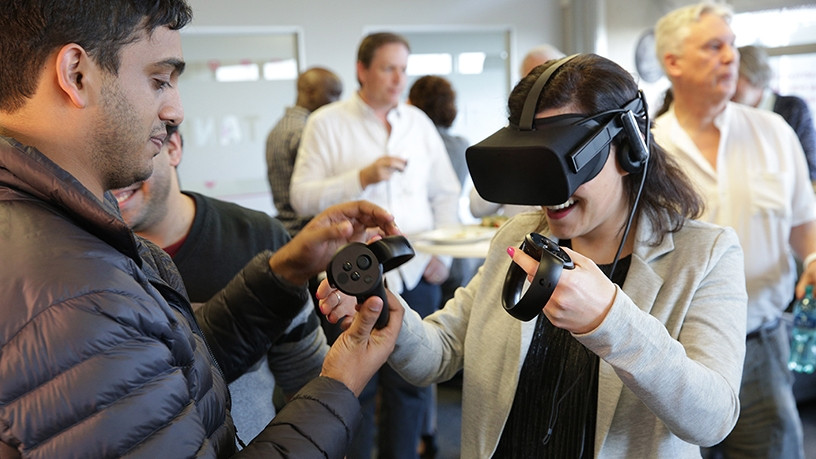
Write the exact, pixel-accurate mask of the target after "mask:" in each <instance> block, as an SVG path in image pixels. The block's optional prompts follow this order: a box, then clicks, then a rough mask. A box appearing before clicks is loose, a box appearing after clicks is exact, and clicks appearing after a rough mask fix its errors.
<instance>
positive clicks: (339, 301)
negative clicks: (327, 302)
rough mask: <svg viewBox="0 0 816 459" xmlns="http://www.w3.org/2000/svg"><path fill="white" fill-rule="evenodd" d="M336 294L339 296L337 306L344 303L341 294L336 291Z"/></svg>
mask: <svg viewBox="0 0 816 459" xmlns="http://www.w3.org/2000/svg"><path fill="white" fill-rule="evenodd" d="M334 294H335V295H336V296H337V304H340V303H342V302H343V298H342V297H341V296H340V292H337V291H335V292H334Z"/></svg>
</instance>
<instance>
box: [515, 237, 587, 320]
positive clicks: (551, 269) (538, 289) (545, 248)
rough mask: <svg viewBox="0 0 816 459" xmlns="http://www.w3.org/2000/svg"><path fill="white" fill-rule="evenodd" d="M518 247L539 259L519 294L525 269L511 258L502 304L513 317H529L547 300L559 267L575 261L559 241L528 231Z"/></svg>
mask: <svg viewBox="0 0 816 459" xmlns="http://www.w3.org/2000/svg"><path fill="white" fill-rule="evenodd" d="M521 250H523V251H524V252H525V253H526V254H527V255H530V256H531V257H533V258H536V259H538V260H539V263H538V270H537V271H536V275H535V277H534V278H533V280H532V282H530V287H529V288H528V289H527V292H525V294H524V295H523V296H522V294H521V291H522V288H523V286H524V280H525V279H527V273H526V272H525V271H524V270H523V269H522V268H521V267H520V266H519V265H517V264H516V263H514V262H512V261H511V262H510V268H509V269H508V270H507V276H506V277H505V280H504V287H503V288H502V306H503V307H504V309H505V311H507V313H508V314H510V315H511V316H513V317H515V318H516V319H519V320H523V321H530V320H532V319H534V318H536V317H537V316H538V314H539V313H540V312H541V309H542V308H543V307H544V305H545V304H547V301H549V300H550V297H551V296H552V292H553V291H554V290H555V287H556V285H558V280H559V279H560V278H561V271H562V270H564V269H573V268H574V267H575V264H574V263H573V261H572V259H571V258H570V256H569V255H568V254H567V253H566V252H565V251H564V250H563V249H562V248H561V247H559V246H558V244H556V243H555V242H553V241H551V240H550V239H548V238H546V237H545V236H542V235H540V234H538V233H530V234H528V235H527V236H526V237H525V238H524V242H522V243H521Z"/></svg>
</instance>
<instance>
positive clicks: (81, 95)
mask: <svg viewBox="0 0 816 459" xmlns="http://www.w3.org/2000/svg"><path fill="white" fill-rule="evenodd" d="M56 64H57V65H56V71H57V83H58V84H59V87H60V89H61V90H62V92H63V93H64V94H65V96H66V97H67V98H68V99H69V100H70V101H71V103H72V104H73V105H74V106H75V107H77V108H85V107H86V106H87V105H88V79H89V74H90V71H91V69H92V67H95V66H94V64H93V63H92V62H91V59H90V58H89V57H88V54H87V53H86V52H85V49H83V48H82V47H81V46H79V45H78V44H76V43H69V44H67V45H65V46H63V47H62V48H61V49H60V50H59V52H58V53H57V63H56Z"/></svg>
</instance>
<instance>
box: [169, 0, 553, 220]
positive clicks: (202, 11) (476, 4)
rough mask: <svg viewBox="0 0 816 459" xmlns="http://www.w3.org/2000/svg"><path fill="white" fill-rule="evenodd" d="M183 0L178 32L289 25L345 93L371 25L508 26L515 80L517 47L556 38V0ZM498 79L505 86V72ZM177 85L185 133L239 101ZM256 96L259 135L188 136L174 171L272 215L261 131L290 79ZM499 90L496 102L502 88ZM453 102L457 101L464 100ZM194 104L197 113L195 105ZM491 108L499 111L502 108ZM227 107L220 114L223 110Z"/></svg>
mask: <svg viewBox="0 0 816 459" xmlns="http://www.w3.org/2000/svg"><path fill="white" fill-rule="evenodd" d="M189 1H190V5H191V6H192V8H193V22H192V24H190V26H188V28H186V29H185V31H184V33H185V34H194V33H195V32H196V31H211V30H213V29H217V30H221V31H232V32H233V33H242V31H246V30H270V29H271V30H283V31H289V30H293V31H296V33H297V34H298V35H299V37H298V43H299V45H300V46H301V49H298V50H297V55H298V57H299V58H300V69H301V70H303V69H305V68H307V67H311V66H316V65H319V66H324V67H328V68H330V69H332V70H333V71H334V72H336V73H337V74H338V75H339V76H340V78H341V79H342V80H343V85H344V88H343V97H344V98H345V97H348V96H349V94H350V93H351V92H352V91H355V90H356V89H357V88H358V84H357V80H356V75H355V70H354V69H355V63H356V54H357V47H358V45H359V42H360V40H361V38H362V37H363V36H364V35H365V34H367V33H370V32H372V31H376V30H392V31H395V32H399V33H406V32H407V31H415V32H423V31H424V32H434V31H443V32H451V31H462V30H466V31H478V30H479V29H480V28H484V29H489V30H497V29H501V30H509V31H510V34H509V35H510V37H511V39H510V43H508V47H507V48H508V49H509V50H510V53H509V56H507V59H508V60H509V64H508V65H509V69H510V72H511V81H516V80H517V78H518V67H519V62H520V56H519V55H523V54H524V53H525V52H526V50H527V49H529V48H531V47H533V46H536V45H538V44H540V43H545V42H547V43H552V44H554V45H555V46H559V47H562V46H563V43H562V39H561V37H562V36H563V32H562V28H561V24H562V19H561V17H562V7H561V5H560V3H559V1H556V0H547V1H541V0H506V1H494V0H415V1H412V2H404V1H399V2H398V1H394V0H384V1H371V0H347V1H341V2H337V1H326V0H315V1H303V2H290V1H287V2H284V1H281V0H235V1H223V0H189ZM191 51H192V50H191ZM474 51H475V50H474ZM191 57H192V56H191ZM503 84H504V86H508V82H507V81H506V80H505V81H504V83H503ZM234 86H239V85H234ZM249 87H250V88H251V86H249ZM182 89H183V90H182V93H183V95H184V94H187V96H186V97H185V100H184V103H185V106H186V108H187V119H188V121H190V122H189V123H186V124H188V126H187V127H186V128H185V127H184V126H182V132H186V133H185V135H188V134H192V132H190V131H189V129H191V127H193V124H192V123H194V122H195V121H196V120H197V119H200V118H201V117H202V116H203V117H204V118H206V119H207V120H211V119H215V118H217V116H216V115H214V114H213V113H218V112H228V111H229V110H231V109H232V110H233V111H234V109H235V107H234V105H235V104H240V103H241V101H238V100H232V99H230V98H229V97H224V95H223V94H222V95H221V96H220V97H219V95H216V94H211V93H210V92H204V93H201V91H199V92H198V93H195V95H193V94H192V93H191V91H193V90H194V89H195V87H194V85H191V84H188V85H187V91H185V90H184V88H182ZM284 89H285V88H284ZM463 89H464V88H463ZM509 89H510V88H509V87H503V88H501V93H502V94H506V93H507V92H509ZM249 90H252V89H249ZM272 94H274V93H272ZM258 96H259V97H255V98H254V99H253V100H250V101H248V102H247V103H249V102H252V103H253V104H254V106H256V107H255V108H254V110H255V112H253V113H256V112H258V107H257V105H258V104H259V103H261V104H266V107H262V108H260V115H259V116H255V117H254V118H253V123H254V125H257V129H254V131H257V132H255V134H257V135H256V136H255V137H258V136H262V138H261V137H258V138H248V137H247V138H242V139H241V141H240V142H236V143H232V144H230V145H229V146H224V145H221V146H220V148H221V150H218V148H219V145H197V144H196V143H195V142H190V143H188V144H186V145H185V159H184V160H183V161H182V165H181V167H180V169H179V172H180V175H181V177H182V186H183V187H185V189H191V190H195V191H201V192H203V193H206V194H210V195H212V196H216V197H220V198H222V199H226V200H230V201H235V202H238V203H240V204H242V205H245V206H247V207H251V208H255V209H258V210H262V211H265V212H267V213H270V214H273V215H274V214H275V210H274V208H273V207H272V205H271V204H272V202H271V195H270V194H269V192H268V187H266V185H265V181H266V170H265V161H264V159H263V158H264V151H263V139H264V138H265V136H266V134H265V132H268V130H269V129H270V128H271V127H272V125H274V123H275V121H276V120H277V119H278V118H279V117H280V116H281V115H282V114H283V107H285V106H287V105H291V104H292V103H293V102H294V98H295V97H294V82H291V95H288V94H287V95H286V96H281V97H278V98H279V99H282V100H271V101H270V100H266V98H268V97H269V94H264V95H263V97H260V96H261V95H260V94H258ZM501 98H502V99H503V100H502V104H501V106H502V107H503V105H504V102H505V101H506V100H505V99H506V95H505V96H502V97H501ZM260 99H263V100H260ZM459 102H460V105H463V102H464V101H459ZM230 104H232V105H230ZM471 106H478V104H472V105H471ZM196 110H198V111H199V112H200V113H196ZM213 110H214V111H215V112H213ZM496 111H497V113H498V114H499V115H500V118H501V119H503V118H504V117H503V115H504V113H503V112H501V109H497V110H496ZM229 113H231V112H229ZM229 113H222V114H223V115H224V116H226V115H229ZM466 113H467V110H464V111H463V113H462V115H463V117H464V116H465V114H466ZM256 114H257V113H256ZM497 127H498V126H496V127H494V128H497ZM261 131H263V132H261ZM462 134H463V133H462ZM484 135H486V134H484V133H480V134H478V135H477V134H471V137H472V138H474V139H479V138H481V137H483V136H484ZM244 137H246V136H244ZM210 147H212V148H210ZM208 148H209V149H210V150H213V149H214V150H213V151H222V152H223V154H219V155H216V156H213V155H212V154H210V155H209V156H208ZM246 150H251V151H246ZM185 166H186V167H185ZM202 168H203V169H202ZM214 171H217V172H214Z"/></svg>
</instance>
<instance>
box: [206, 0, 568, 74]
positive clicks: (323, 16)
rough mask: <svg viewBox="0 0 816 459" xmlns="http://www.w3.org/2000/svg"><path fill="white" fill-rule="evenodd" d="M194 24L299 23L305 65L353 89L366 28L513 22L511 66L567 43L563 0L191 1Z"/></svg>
mask: <svg viewBox="0 0 816 459" xmlns="http://www.w3.org/2000/svg"><path fill="white" fill-rule="evenodd" d="M190 4H191V6H192V8H193V18H194V19H193V23H192V24H191V27H193V28H194V27H201V26H296V27H299V28H301V29H302V30H303V45H304V49H303V53H302V55H303V57H304V66H305V67H309V66H313V65H322V66H326V67H329V68H331V69H332V70H334V71H335V72H336V73H337V74H338V75H340V77H341V78H342V79H343V82H344V83H345V87H346V88H347V89H349V90H352V89H356V87H357V81H356V77H355V74H354V64H355V62H356V53H357V45H358V44H359V42H360V39H361V38H362V36H363V35H364V33H365V31H371V30H373V28H381V29H383V30H385V29H391V28H394V27H395V26H399V28H404V27H406V26H408V27H422V28H425V29H433V28H434V27H438V28H440V29H443V30H451V29H452V28H455V27H456V26H463V27H467V28H472V27H474V26H478V25H484V26H490V27H495V26H509V27H511V28H512V29H513V30H514V31H515V41H516V42H515V43H513V44H511V50H515V53H512V52H511V56H510V59H511V65H512V68H513V70H514V72H515V71H517V70H516V69H517V68H518V63H519V57H518V55H519V54H522V55H523V54H524V52H526V50H527V49H529V48H531V47H533V46H535V45H538V44H540V43H545V42H549V43H553V44H555V45H556V46H561V45H562V39H561V37H562V29H561V22H562V21H561V7H560V4H559V2H558V1H557V0H544V1H542V0H503V1H496V0H414V1H410V2H408V1H396V0H381V1H373V0H345V1H327V0H307V1H301V2H292V1H281V0H236V1H223V0H190Z"/></svg>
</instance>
